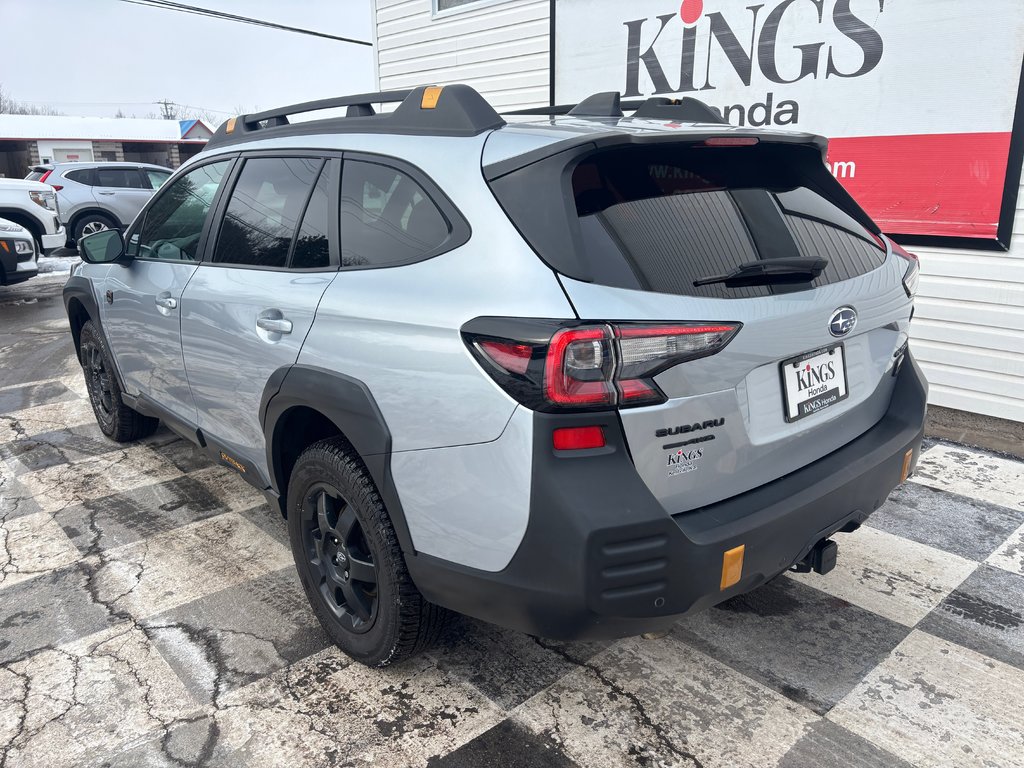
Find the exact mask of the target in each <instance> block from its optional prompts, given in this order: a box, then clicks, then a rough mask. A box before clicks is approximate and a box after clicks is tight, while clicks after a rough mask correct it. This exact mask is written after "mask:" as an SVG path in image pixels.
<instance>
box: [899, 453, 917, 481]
mask: <svg viewBox="0 0 1024 768" xmlns="http://www.w3.org/2000/svg"><path fill="white" fill-rule="evenodd" d="M913 460H914V449H913V448H911V449H910V450H909V451H907V452H906V453H905V454H903V469H902V470H901V471H900V482H901V483H902V482H905V481H906V479H907V478H908V477H910V462H912V461H913Z"/></svg>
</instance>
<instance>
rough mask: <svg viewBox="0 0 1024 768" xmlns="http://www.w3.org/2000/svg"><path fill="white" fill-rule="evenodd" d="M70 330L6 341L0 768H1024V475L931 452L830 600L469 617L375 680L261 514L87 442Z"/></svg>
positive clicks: (253, 501) (53, 323)
mask: <svg viewBox="0 0 1024 768" xmlns="http://www.w3.org/2000/svg"><path fill="white" fill-rule="evenodd" d="M58 308H59V307H58ZM29 309H31V308H29ZM4 311H5V307H4V305H3V302H2V301H0V317H2V316H3V313H4ZM18 317H19V318H20V317H27V318H29V319H32V318H35V316H34V315H18ZM63 323H64V321H63V320H62V319H61V318H60V317H59V313H57V312H55V311H54V306H53V302H49V304H48V306H46V307H40V311H39V317H38V318H35V319H32V321H31V323H30V324H28V325H26V326H25V327H26V328H27V327H29V325H30V326H31V331H30V332H28V331H27V333H30V334H34V335H29V336H28V338H25V334H23V333H22V334H12V333H9V332H3V331H0V359H2V360H3V368H2V370H0V767H2V768H7V767H8V766H10V767H13V766H46V767H47V768H58V767H59V766H82V765H89V766H101V765H102V766H125V767H129V766H130V767H133V768H134V767H135V766H172V765H173V766H182V765H207V764H209V765H225V766H262V765H266V766H303V765H310V766H320V765H337V766H371V765H372V766H404V765H430V766H487V765H495V766H585V767H589V766H690V765H694V766H708V767H710V766H729V767H730V768H731V767H732V766H747V765H749V766H787V767H793V768H801V767H803V766H907V765H922V766H1012V765H1024V463H1021V462H1015V461H1011V460H1008V459H1005V458H1001V457H999V456H995V455H989V454H986V453H983V452H979V451H975V450H968V449H964V448H961V447H958V446H956V445H951V444H944V443H932V444H930V445H929V446H928V448H927V450H926V452H925V453H924V455H923V456H922V458H921V461H920V465H919V468H918V472H917V475H916V476H915V477H914V478H913V480H912V481H911V482H909V483H907V484H906V485H905V486H904V487H902V488H900V489H898V490H897V491H896V492H895V493H894V494H893V495H892V497H891V499H890V500H889V502H888V503H887V504H886V505H885V507H884V508H883V509H882V510H880V511H879V512H878V513H876V515H875V516H874V517H873V518H872V519H871V521H870V524H869V525H868V526H865V527H864V528H862V529H861V530H860V531H858V532H856V533H854V534H851V535H844V536H841V537H839V543H840V548H839V565H838V567H837V568H836V570H835V571H833V572H832V573H831V574H829V575H828V576H825V577H821V576H816V575H787V576H784V577H781V578H779V579H777V580H775V581H774V582H772V583H771V584H769V585H767V586H765V587H763V588H761V589H759V590H757V591H755V592H753V593H751V594H749V595H747V596H744V597H741V598H737V599H734V600H732V601H730V602H729V603H727V604H725V605H722V606H720V607H718V608H716V609H712V610H710V611H707V612H705V613H702V614H699V615H695V616H692V617H687V618H685V619H683V620H682V621H680V622H679V623H678V624H677V625H676V626H675V628H674V629H673V631H672V632H671V633H670V634H669V635H668V636H667V637H664V638H662V639H658V640H642V639H628V640H622V641H617V642H613V643H575V644H572V643H569V644H567V643H556V642H551V641H547V640H543V639H537V638H532V637H528V636H525V635H521V634H517V633H514V632H509V631H505V630H502V629H498V628H495V627H492V626H489V625H486V624H483V623H480V622H476V621H473V620H470V619H457V620H456V621H455V622H453V624H452V625H451V627H450V629H449V631H448V633H447V636H446V637H445V638H444V641H443V642H442V643H441V644H440V645H439V646H437V647H436V648H435V649H433V650H432V651H431V652H430V653H429V654H427V655H426V656H424V657H422V658H419V659H417V660H414V661H412V662H411V663H408V664H405V665H403V666H400V667H398V668H392V669H387V670H383V671H377V670H367V669H365V668H363V667H361V666H359V665H358V664H354V663H352V662H350V661H349V660H348V658H347V657H345V656H344V655H343V654H342V653H340V652H339V651H338V650H337V649H336V648H334V647H333V646H330V645H329V644H328V642H327V641H326V638H325V636H324V635H323V633H322V632H321V631H320V629H319V627H318V625H317V624H316V622H315V619H314V618H313V616H312V614H311V612H310V611H309V610H308V609H307V607H306V601H305V598H304V596H303V594H302V590H301V587H300V586H299V584H298V581H297V579H296V577H295V575H294V572H293V569H292V565H291V558H290V554H289V550H288V547H287V536H286V532H285V528H284V524H283V522H282V521H281V520H280V519H278V518H277V517H276V516H275V513H273V512H272V511H271V509H270V508H269V507H268V506H267V505H266V504H265V503H264V502H263V499H262V497H261V496H260V494H258V493H257V492H255V491H254V490H252V489H251V488H250V487H249V486H247V485H245V484H244V483H243V482H242V481H241V480H239V479H238V478H237V477H236V476H235V475H234V474H232V473H231V472H230V471H229V470H226V469H223V468H220V467H217V466H215V465H214V464H212V463H211V462H209V461H208V460H207V459H205V458H204V457H203V456H201V455H200V454H199V453H198V452H197V451H195V450H193V449H192V448H191V447H190V446H189V445H188V444H187V443H184V442H183V441H181V440H179V439H177V438H175V437H174V436H173V435H171V434H170V433H168V432H166V431H163V430H161V431H160V432H159V433H157V434H156V435H155V436H153V437H152V438H150V439H148V440H146V441H144V442H142V443H140V444H137V445H133V446H130V447H122V446H118V445H116V444H114V443H111V442H109V441H107V440H105V439H104V438H103V437H102V435H101V434H100V432H99V430H98V429H97V427H96V426H95V424H94V422H93V417H92V413H91V411H90V408H89V405H88V403H87V401H86V400H85V398H84V386H83V382H82V380H81V374H80V372H79V371H78V369H77V366H76V364H75V361H74V360H73V359H72V358H71V356H70V342H69V341H68V340H67V338H66V332H65V327H64V324H63ZM44 353H45V354H47V355H49V362H48V365H49V372H50V374H51V375H50V377H45V378H40V377H38V375H37V374H38V373H39V371H40V367H39V366H38V365H36V366H32V365H21V364H15V363H17V362H18V361H20V360H27V359H29V357H30V356H38V355H40V354H44ZM33 359H34V358H33ZM26 371H27V372H28V373H26ZM33 374H36V376H35V377H34V378H33ZM26 376H28V378H26Z"/></svg>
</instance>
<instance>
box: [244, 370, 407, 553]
mask: <svg viewBox="0 0 1024 768" xmlns="http://www.w3.org/2000/svg"><path fill="white" fill-rule="evenodd" d="M303 406H304V407H307V408H310V409H312V410H314V411H317V412H318V413H320V414H322V415H323V416H325V417H326V418H327V419H329V420H330V421H331V422H332V423H333V424H334V426H335V427H337V429H338V431H339V432H341V433H342V435H344V437H345V439H346V440H348V441H349V442H350V443H351V444H352V447H353V448H354V449H355V451H356V453H357V454H359V457H360V459H362V461H363V463H364V464H365V465H366V468H367V470H368V471H369V473H370V476H371V477H372V478H373V481H374V483H375V484H376V486H377V491H378V492H379V493H380V495H381V498H382V499H383V500H384V504H385V506H386V507H387V510H388V513H389V514H390V516H391V522H392V524H393V525H394V526H395V533H396V534H397V536H398V542H399V544H400V545H401V547H402V551H403V552H404V553H406V555H412V554H414V553H415V550H414V548H413V545H412V537H411V535H410V534H409V527H408V525H407V523H406V520H405V512H404V510H403V509H402V504H401V502H400V501H399V498H398V491H397V489H396V488H395V483H394V480H393V478H392V476H391V431H390V430H389V429H388V425H387V422H386V421H385V420H384V415H383V414H382V413H381V410H380V408H379V407H378V406H377V401H376V400H374V398H373V394H372V393H371V392H370V389H369V387H367V386H366V384H364V383H363V382H362V381H360V380H359V379H355V378H352V377H351V376H346V375H345V374H343V373H338V372H336V371H331V370H328V369H326V368H318V367H315V366H308V365H291V366H286V367H283V368H279V369H278V370H276V371H275V372H274V373H273V374H272V375H271V376H270V378H269V379H268V380H267V385H266V387H265V388H264V390H263V397H262V399H261V403H260V425H261V426H262V427H263V434H264V438H265V441H266V446H267V466H268V467H269V468H270V482H271V489H272V490H273V491H274V493H276V494H277V495H278V497H279V502H280V505H281V510H282V512H285V511H286V505H287V499H286V496H287V493H286V492H284V489H285V488H286V486H287V482H288V478H286V477H284V462H283V456H282V455H281V451H279V450H277V445H278V443H279V442H280V440H281V439H282V434H281V429H282V428H283V426H282V425H281V419H282V417H283V416H284V415H285V414H286V413H287V412H288V411H289V410H291V409H292V408H295V407H303Z"/></svg>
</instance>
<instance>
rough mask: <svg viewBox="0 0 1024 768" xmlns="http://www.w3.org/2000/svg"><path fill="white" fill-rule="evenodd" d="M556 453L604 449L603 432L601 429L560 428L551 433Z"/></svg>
mask: <svg viewBox="0 0 1024 768" xmlns="http://www.w3.org/2000/svg"><path fill="white" fill-rule="evenodd" d="M551 439H552V443H553V445H554V447H555V450H556V451H582V450H586V449H588V448H604V446H605V442H604V430H603V429H601V427H562V428H560V429H556V430H554V431H553V432H552V433H551Z"/></svg>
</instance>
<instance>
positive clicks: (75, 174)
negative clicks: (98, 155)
mask: <svg viewBox="0 0 1024 768" xmlns="http://www.w3.org/2000/svg"><path fill="white" fill-rule="evenodd" d="M64 178H65V179H71V180H72V181H77V182H78V183H79V184H88V185H89V186H92V171H90V170H89V169H88V168H81V169H79V170H77V171H68V172H67V173H65V174H64Z"/></svg>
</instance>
